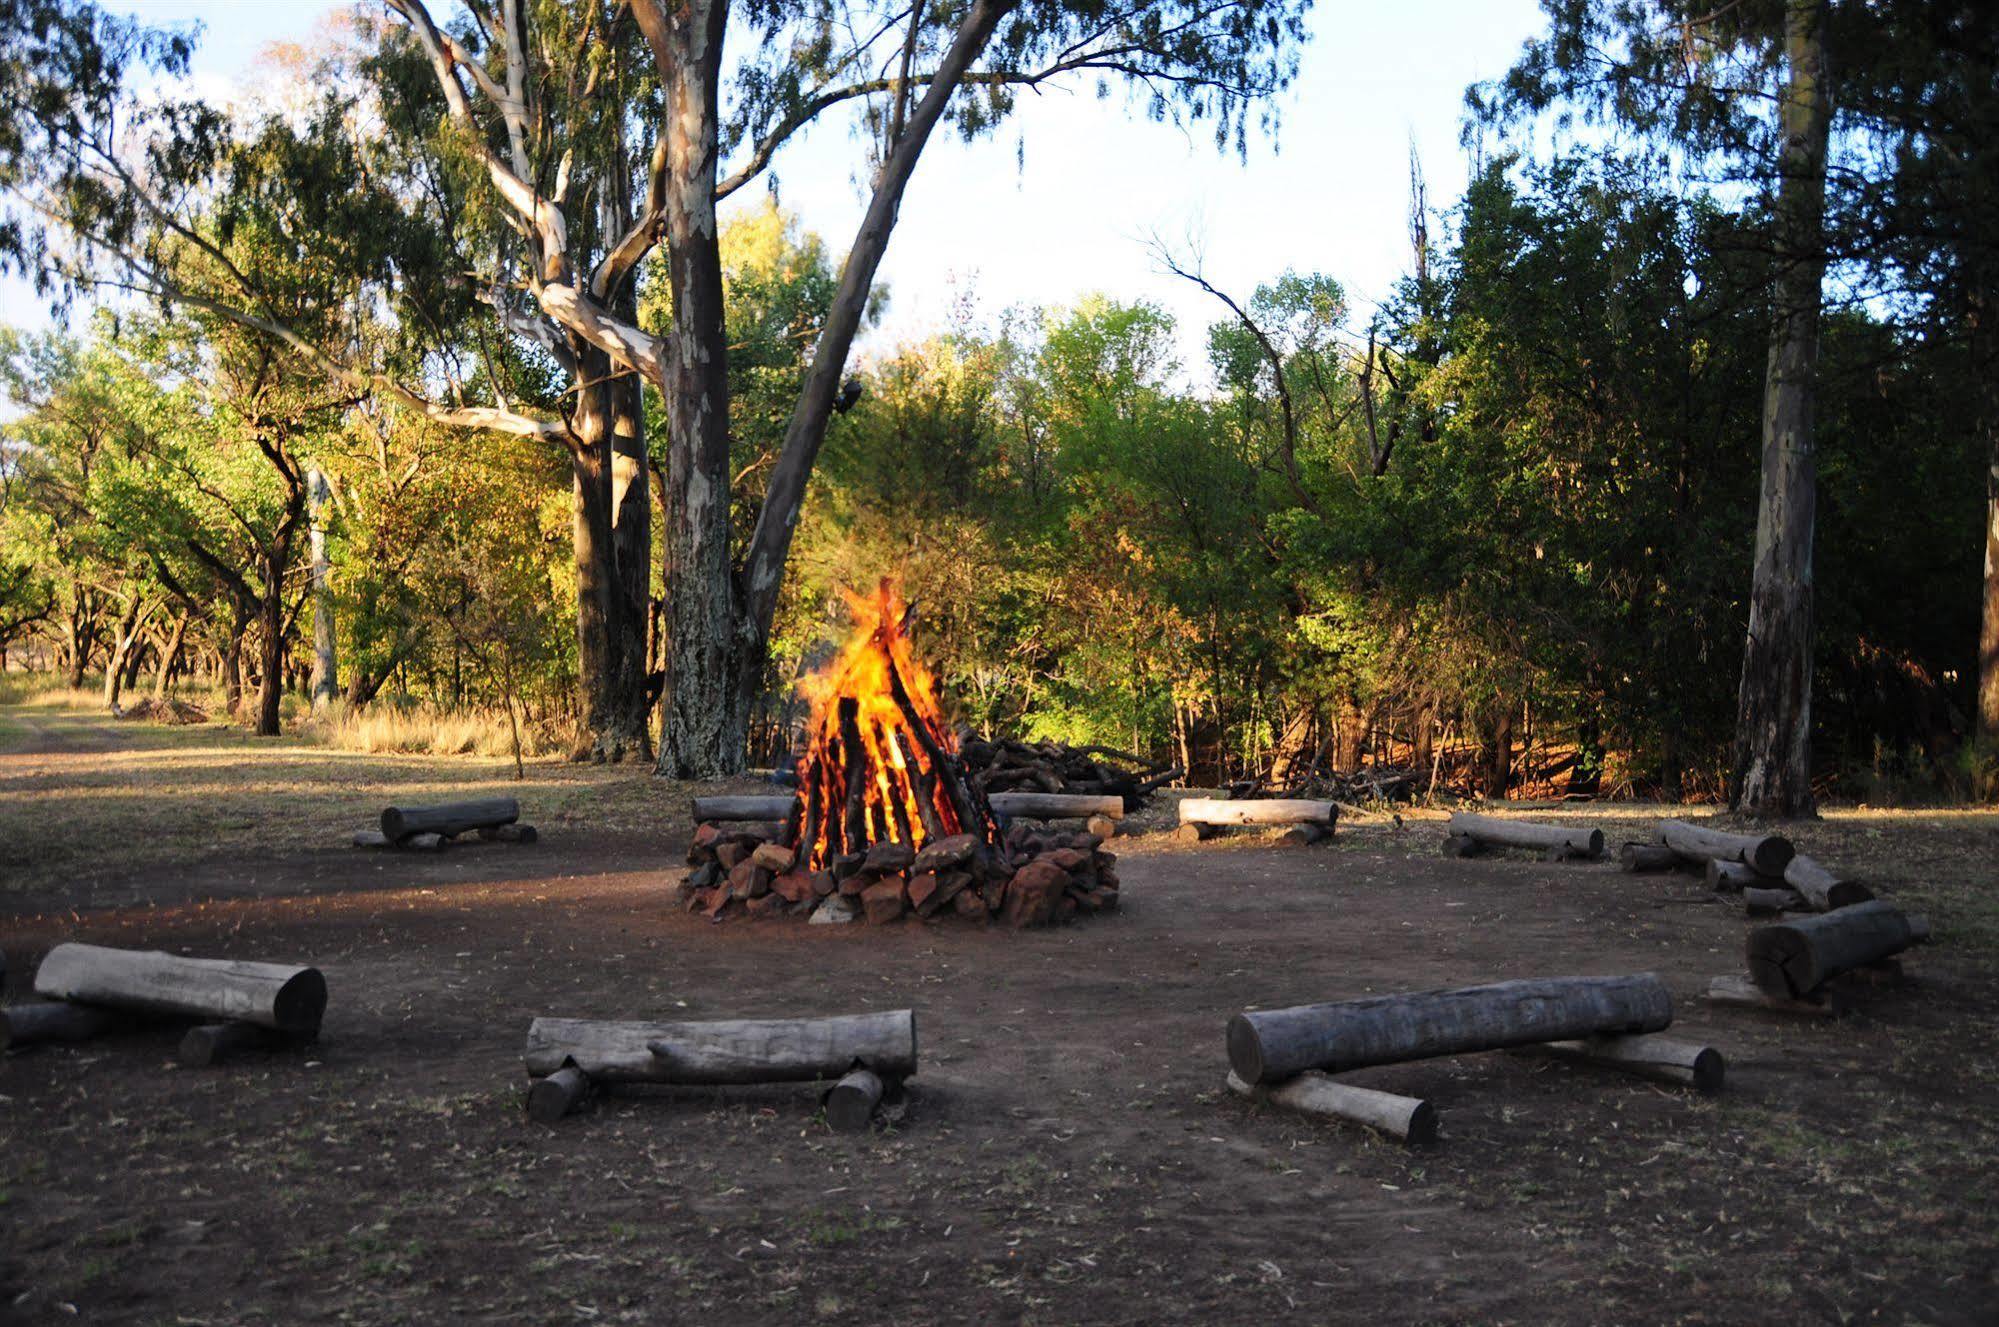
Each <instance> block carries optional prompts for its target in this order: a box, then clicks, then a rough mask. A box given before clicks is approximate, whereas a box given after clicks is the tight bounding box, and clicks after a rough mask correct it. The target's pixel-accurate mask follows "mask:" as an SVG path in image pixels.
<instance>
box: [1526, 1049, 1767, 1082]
mask: <svg viewBox="0 0 1999 1327" xmlns="http://www.w3.org/2000/svg"><path fill="white" fill-rule="evenodd" d="M1522 1049H1523V1050H1528V1051H1536V1052H1540V1053H1544V1054H1547V1055H1552V1056H1555V1057H1556V1058H1558V1059H1563V1060H1575V1061H1578V1062H1580V1063H1584V1064H1596V1065H1602V1066H1603V1067H1604V1068H1606V1069H1615V1070H1617V1071H1618V1072H1620V1073H1627V1074H1632V1075H1635V1076H1637V1077H1639V1078H1655V1079H1658V1080H1660V1081H1661V1082H1667V1083H1686V1084H1689V1085H1691V1086H1692V1087H1693V1088H1694V1089H1695V1090H1696V1091H1699V1092H1719V1091H1721V1085H1722V1079H1723V1077H1724V1076H1725V1074H1726V1073H1727V1068H1728V1066H1727V1063H1726V1062H1725V1061H1724V1060H1723V1059H1722V1055H1721V1052H1720V1051H1718V1050H1716V1049H1715V1048H1714V1047H1712V1046H1703V1045H1701V1044H1700V1043H1699V1042H1695V1041H1679V1040H1677V1039H1675V1038H1673V1037H1654V1036H1630V1037H1585V1038H1582V1039H1581V1040H1579V1041H1548V1042H1543V1043H1541V1044H1540V1045H1538V1046H1527V1047H1522Z"/></svg>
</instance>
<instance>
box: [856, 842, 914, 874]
mask: <svg viewBox="0 0 1999 1327" xmlns="http://www.w3.org/2000/svg"><path fill="white" fill-rule="evenodd" d="M915 860H916V853H915V852H914V851H913V850H912V849H911V848H910V846H909V845H908V844H906V843H896V842H894V841H892V840H891V841H890V842H887V843H877V844H876V845H875V846H874V847H872V848H869V849H868V857H867V864H866V867H865V869H866V870H868V871H871V872H873V873H874V874H875V875H892V874H894V873H896V872H898V871H907V870H908V869H909V864H910V863H911V862H913V861H915Z"/></svg>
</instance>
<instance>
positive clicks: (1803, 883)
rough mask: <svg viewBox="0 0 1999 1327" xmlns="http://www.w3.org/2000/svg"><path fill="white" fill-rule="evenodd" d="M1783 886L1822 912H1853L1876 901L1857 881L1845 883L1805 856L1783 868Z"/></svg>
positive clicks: (1870, 892) (1872, 894) (1795, 859)
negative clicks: (1846, 909) (1859, 906)
mask: <svg viewBox="0 0 1999 1327" xmlns="http://www.w3.org/2000/svg"><path fill="white" fill-rule="evenodd" d="M1784 883H1785V884H1787V885H1789V886H1790V887H1791V888H1792V889H1795V890H1797V891H1798V893H1800V894H1802V895H1804V898H1805V902H1807V903H1809V904H1811V905H1812V907H1814V908H1815V909H1817V910H1818V911H1820V912H1831V911H1832V910H1833V909H1834V908H1850V907H1852V906H1853V905H1854V904H1856V903H1866V902H1867V901H1868V900H1870V899H1872V898H1873V897H1874V891H1873V890H1871V889H1869V888H1868V887H1867V886H1865V885H1863V884H1861V883H1860V882H1859V881H1858V880H1842V879H1841V878H1840V877H1838V876H1836V875H1834V874H1833V873H1832V872H1831V871H1828V870H1826V868H1825V867H1823V866H1821V865H1819V864H1818V863H1817V862H1816V861H1813V860H1812V859H1811V858H1810V857H1805V856H1802V855H1800V856H1797V857H1793V858H1792V859H1791V860H1790V862H1789V863H1788V864H1787V865H1786V866H1785V867H1784Z"/></svg>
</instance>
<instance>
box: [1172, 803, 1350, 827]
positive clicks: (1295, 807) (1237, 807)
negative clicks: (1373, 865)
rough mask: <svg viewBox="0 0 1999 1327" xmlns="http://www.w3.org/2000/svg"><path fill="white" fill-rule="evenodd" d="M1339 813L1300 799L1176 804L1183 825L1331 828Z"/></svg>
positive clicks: (1330, 806)
mask: <svg viewBox="0 0 1999 1327" xmlns="http://www.w3.org/2000/svg"><path fill="white" fill-rule="evenodd" d="M1339 814H1340V809H1339V808H1338V807H1337V806H1334V805H1333V804H1332V803H1331V802H1320V801H1311V800H1308V799H1305V798H1301V797H1269V798H1252V799H1248V800H1244V801H1230V800H1229V799H1227V798H1223V797H1189V798H1187V799H1185V800H1184V801H1182V802H1181V803H1180V823H1181V824H1183V825H1298V824H1315V825H1331V824H1332V823H1333V822H1334V821H1335V820H1336V819H1338V817H1339Z"/></svg>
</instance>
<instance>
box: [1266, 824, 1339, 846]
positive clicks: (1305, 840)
mask: <svg viewBox="0 0 1999 1327" xmlns="http://www.w3.org/2000/svg"><path fill="white" fill-rule="evenodd" d="M1331 837H1333V831H1332V827H1331V826H1329V825H1315V824H1310V823H1307V824H1303V825H1293V826H1291V828H1289V829H1287V830H1285V831H1284V832H1283V833H1282V834H1280V835H1278V836H1277V841H1278V842H1279V843H1283V844H1286V845H1288V846H1290V847H1294V848H1309V847H1311V846H1312V845H1313V844H1315V843H1324V842H1325V841H1326V840H1327V839H1330V838H1331Z"/></svg>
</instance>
